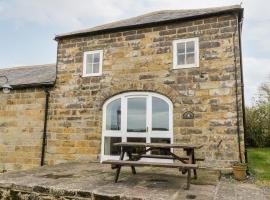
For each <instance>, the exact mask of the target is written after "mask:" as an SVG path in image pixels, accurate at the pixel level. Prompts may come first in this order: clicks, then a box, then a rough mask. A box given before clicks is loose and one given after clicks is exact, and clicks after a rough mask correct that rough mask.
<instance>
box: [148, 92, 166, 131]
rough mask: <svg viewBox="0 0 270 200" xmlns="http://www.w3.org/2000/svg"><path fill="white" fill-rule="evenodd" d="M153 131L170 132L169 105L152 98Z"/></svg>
mask: <svg viewBox="0 0 270 200" xmlns="http://www.w3.org/2000/svg"><path fill="white" fill-rule="evenodd" d="M152 130H153V131H168V130H169V105H168V103H167V102H166V101H164V100H162V99H160V98H157V97H153V98H152Z"/></svg>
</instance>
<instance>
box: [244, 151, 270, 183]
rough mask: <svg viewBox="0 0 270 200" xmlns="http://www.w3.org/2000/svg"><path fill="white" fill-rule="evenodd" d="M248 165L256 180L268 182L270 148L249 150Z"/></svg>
mask: <svg viewBox="0 0 270 200" xmlns="http://www.w3.org/2000/svg"><path fill="white" fill-rule="evenodd" d="M248 165H249V168H250V171H251V173H255V176H256V178H257V179H258V180H261V181H270V148H249V149H248Z"/></svg>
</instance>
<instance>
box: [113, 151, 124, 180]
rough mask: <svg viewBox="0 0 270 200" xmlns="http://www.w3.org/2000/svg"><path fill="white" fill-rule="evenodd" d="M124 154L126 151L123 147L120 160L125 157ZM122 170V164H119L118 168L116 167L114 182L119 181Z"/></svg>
mask: <svg viewBox="0 0 270 200" xmlns="http://www.w3.org/2000/svg"><path fill="white" fill-rule="evenodd" d="M124 156H125V151H124V149H123V148H121V155H120V160H123V159H124ZM120 171H121V165H118V166H117V169H116V174H115V178H114V182H115V183H117V181H118V178H119V174H120Z"/></svg>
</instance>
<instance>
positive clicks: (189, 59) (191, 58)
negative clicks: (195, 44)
mask: <svg viewBox="0 0 270 200" xmlns="http://www.w3.org/2000/svg"><path fill="white" fill-rule="evenodd" d="M194 63H195V55H194V53H189V54H187V64H194Z"/></svg>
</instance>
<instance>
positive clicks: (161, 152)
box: [151, 138, 171, 155]
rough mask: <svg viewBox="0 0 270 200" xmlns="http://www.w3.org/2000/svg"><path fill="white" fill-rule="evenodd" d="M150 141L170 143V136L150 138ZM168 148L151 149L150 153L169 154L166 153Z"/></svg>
mask: <svg viewBox="0 0 270 200" xmlns="http://www.w3.org/2000/svg"><path fill="white" fill-rule="evenodd" d="M151 143H165V144H170V143H171V139H170V138H151ZM169 150H170V149H158V150H157V149H155V150H152V151H151V154H153V155H170V154H169V153H168V151H169Z"/></svg>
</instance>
